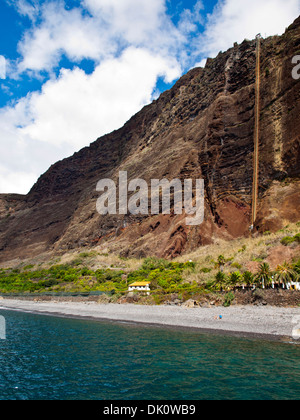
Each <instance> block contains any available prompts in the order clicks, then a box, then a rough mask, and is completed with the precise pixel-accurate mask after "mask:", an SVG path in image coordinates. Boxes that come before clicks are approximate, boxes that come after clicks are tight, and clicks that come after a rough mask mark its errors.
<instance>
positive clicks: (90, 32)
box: [18, 2, 116, 73]
mask: <svg viewBox="0 0 300 420" xmlns="http://www.w3.org/2000/svg"><path fill="white" fill-rule="evenodd" d="M41 16H42V23H40V24H38V25H34V26H33V28H32V29H31V30H30V31H28V32H27V33H26V34H25V36H24V39H23V40H22V41H21V42H20V44H19V52H20V54H21V55H22V57H23V59H22V60H21V62H20V63H19V67H18V71H19V72H20V73H22V72H24V71H27V70H33V71H36V72H39V71H42V70H47V71H51V70H52V69H53V68H54V67H56V66H57V65H58V63H59V60H60V58H61V56H62V55H63V54H66V56H67V57H68V58H69V59H70V60H71V61H74V62H79V61H81V60H82V59H84V58H91V59H94V60H97V61H99V60H100V59H102V58H103V57H104V56H108V55H109V54H112V53H115V52H116V46H115V45H113V44H111V43H110V42H109V38H108V34H107V32H106V31H103V30H101V27H100V26H99V25H98V23H99V22H95V21H94V20H93V19H92V18H91V17H90V16H83V14H82V10H81V9H79V8H76V9H72V10H66V9H65V8H64V5H63V3H61V2H58V3H46V4H45V5H44V6H43V8H42V10H41Z"/></svg>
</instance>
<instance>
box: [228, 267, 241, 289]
mask: <svg viewBox="0 0 300 420" xmlns="http://www.w3.org/2000/svg"><path fill="white" fill-rule="evenodd" d="M242 279H243V278H242V275H241V273H240V272H239V271H234V272H233V273H231V274H230V276H229V283H230V285H231V286H233V287H237V286H238V285H240V284H241V283H242Z"/></svg>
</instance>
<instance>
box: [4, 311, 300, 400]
mask: <svg viewBox="0 0 300 420" xmlns="http://www.w3.org/2000/svg"><path fill="white" fill-rule="evenodd" d="M0 315H2V316H3V317H4V318H5V320H6V339H2V340H0V400H101V401H104V400H124V401H125V400H126V401H134V400H140V401H142V400H152V401H159V400H169V401H174V400H181V401H184V400H197V401H201V400H284V399H287V400H291V399H299V395H300V363H299V361H300V358H299V356H300V346H299V344H288V343H287V344H285V343H281V342H271V341H260V340H254V339H245V338H236V337H229V336H221V335H213V334H211V335H208V334H202V333H199V332H195V331H189V330H186V331H183V330H174V329H168V328H161V327H153V326H147V327H146V326H141V325H128V324H126V323H124V324H116V323H109V322H99V321H88V320H80V319H68V318H58V317H52V316H45V315H35V314H28V313H22V312H14V311H7V310H0Z"/></svg>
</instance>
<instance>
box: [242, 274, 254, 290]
mask: <svg viewBox="0 0 300 420" xmlns="http://www.w3.org/2000/svg"><path fill="white" fill-rule="evenodd" d="M243 280H244V284H245V285H246V286H247V287H250V286H252V284H253V283H254V276H253V274H252V273H251V271H245V273H244V274H243Z"/></svg>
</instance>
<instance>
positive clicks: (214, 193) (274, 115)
mask: <svg viewBox="0 0 300 420" xmlns="http://www.w3.org/2000/svg"><path fill="white" fill-rule="evenodd" d="M255 45H256V44H255V41H247V40H245V41H244V42H243V43H242V44H241V45H237V44H235V45H234V47H233V48H231V49H230V50H228V51H226V52H224V53H220V54H219V55H218V56H217V57H216V58H215V59H209V60H208V61H207V64H206V67H205V68H204V69H202V68H195V69H193V70H191V71H190V72H189V73H187V74H186V75H185V76H183V77H182V78H181V79H180V80H179V81H178V82H177V83H176V84H175V86H174V87H173V88H172V89H171V90H169V91H167V92H165V93H163V94H162V95H161V96H160V97H159V99H158V100H156V101H154V102H153V103H152V104H150V105H148V106H146V107H145V108H144V109H142V110H141V111H140V112H139V113H138V114H137V115H135V116H134V117H132V118H131V119H130V121H128V122H127V123H126V124H125V125H124V127H122V128H121V129H119V130H117V131H114V132H113V133H111V134H109V135H106V136H104V137H101V138H99V139H98V140H97V141H95V142H94V143H92V144H91V145H90V146H89V147H86V148H84V149H83V150H81V151H80V152H78V153H76V154H74V155H73V156H72V157H70V158H68V159H65V160H63V161H61V162H58V163H56V164H55V165H53V166H52V167H51V168H50V169H49V170H48V171H47V172H46V173H45V174H44V175H42V176H41V177H40V179H39V180H38V182H37V183H36V184H35V185H34V187H33V188H32V190H31V191H30V193H29V194H28V195H27V196H19V195H2V196H0V254H1V255H0V260H1V261H2V262H3V261H8V260H10V259H14V258H17V257H19V258H27V257H30V256H34V255H38V254H41V253H43V252H46V251H49V250H53V251H54V252H57V253H60V252H65V251H67V250H68V249H74V248H79V247H83V246H94V245H103V246H104V247H109V248H110V250H111V251H115V252H117V253H119V254H121V255H123V256H138V257H143V256H145V255H157V256H163V257H176V256H177V255H179V254H181V253H183V252H187V251H190V250H192V249H195V248H197V247H200V246H202V245H206V244H210V243H212V242H214V240H215V239H216V238H218V237H222V238H227V239H228V240H230V239H231V238H236V237H239V236H242V235H248V234H249V225H250V213H251V194H252V178H253V175H252V174H253V133H254V104H255V64H256V56H255ZM261 46H262V51H261V75H262V76H261V113H260V127H261V131H260V166H259V168H260V169H259V209H258V218H257V221H256V226H255V231H256V232H257V231H259V232H262V231H267V230H271V231H272V230H278V229H280V228H281V227H283V226H284V225H286V224H287V223H288V222H289V221H292V222H294V221H298V220H299V219H300V194H299V192H300V163H299V162H300V119H299V115H300V80H294V79H293V78H292V69H293V67H294V65H293V64H292V58H293V56H295V55H299V54H300V18H298V19H297V20H296V21H295V22H294V24H292V25H291V26H290V27H289V28H288V29H287V31H286V33H285V34H284V35H282V36H280V37H279V36H275V37H270V38H267V39H263V40H262V44H261ZM119 171H127V172H128V177H129V180H130V179H133V178H142V179H144V180H145V181H147V182H148V183H150V180H151V179H154V178H158V179H163V178H168V179H169V180H171V179H174V178H179V179H181V180H182V181H183V180H184V179H186V178H193V179H199V178H201V179H204V181H205V219H204V223H203V224H202V225H201V226H194V227H193V226H186V224H185V215H184V214H183V215H175V214H171V215H157V216H132V215H124V216H121V215H117V216H100V215H99V214H98V212H97V211H96V201H97V198H98V197H99V193H98V192H97V191H96V184H97V182H98V181H99V180H100V179H103V178H111V179H114V180H117V179H118V174H119Z"/></svg>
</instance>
